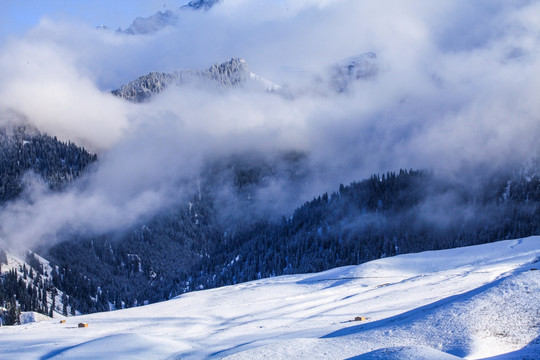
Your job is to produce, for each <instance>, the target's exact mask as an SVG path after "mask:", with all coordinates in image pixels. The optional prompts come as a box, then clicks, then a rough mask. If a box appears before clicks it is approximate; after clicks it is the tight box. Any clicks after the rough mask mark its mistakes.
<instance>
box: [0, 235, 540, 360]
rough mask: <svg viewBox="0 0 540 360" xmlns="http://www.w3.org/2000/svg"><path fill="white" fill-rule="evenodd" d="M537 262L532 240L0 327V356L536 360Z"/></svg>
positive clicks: (537, 247)
mask: <svg viewBox="0 0 540 360" xmlns="http://www.w3.org/2000/svg"><path fill="white" fill-rule="evenodd" d="M539 261H540V238H539V237H531V238H526V239H523V240H510V241H503V242H498V243H493V244H486V245H480V246H474V247H467V248H458V249H452V250H443V251H433V252H424V253H419V254H410V255H402V256H397V257H393V258H386V259H382V260H377V261H373V262H370V263H366V264H363V265H359V266H349V267H343V268H339V269H334V270H330V271H326V272H323V273H318V274H304V275H293V276H282V277H275V278H271V279H264V280H258V281H253V282H249V283H245V284H239V285H235V286H228V287H224V288H220V289H214V290H207V291H200V292H194V293H189V294H185V295H182V296H180V297H179V298H177V299H174V300H171V301H167V302H163V303H159V304H154V305H149V306H145V307H138V308H132V309H128V310H121V311H115V312H109V313H100V314H93V315H86V316H80V317H73V318H68V319H67V322H66V323H64V324H61V323H59V321H58V319H55V320H51V321H43V322H40V323H34V324H26V325H21V326H13V327H3V328H0V355H1V358H2V359H206V358H211V359H220V358H226V359H229V360H232V359H244V360H247V359H456V358H460V357H467V358H471V359H479V358H490V359H539V358H540V340H539V333H540V271H535V270H534V269H536V268H540V262H539ZM356 316H364V317H366V320H365V321H361V322H360V321H350V320H353V319H354V318H355V317H356ZM79 322H86V323H88V324H89V326H88V328H78V327H77V324H78V323H79Z"/></svg>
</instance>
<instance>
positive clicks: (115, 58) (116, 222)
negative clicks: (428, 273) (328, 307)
mask: <svg viewBox="0 0 540 360" xmlns="http://www.w3.org/2000/svg"><path fill="white" fill-rule="evenodd" d="M539 12H540V3H538V2H529V1H515V2H505V1H477V2H473V3H471V2H469V1H438V2H436V3H435V2H432V1H409V2H406V3H405V2H402V1H392V0H388V1H378V2H367V1H366V2H364V1H357V0H333V1H332V0H319V1H305V0H303V1H302V0H297V1H272V2H268V1H263V0H258V1H254V0H224V1H223V2H222V3H221V4H219V5H217V6H215V7H213V8H212V9H211V10H210V11H207V12H191V11H182V12H181V13H180V20H179V24H178V26H177V27H174V28H173V27H168V28H165V29H163V30H162V31H160V32H158V33H156V34H154V35H138V36H129V35H123V34H117V33H114V32H106V31H97V30H95V29H94V28H92V27H89V26H87V25H84V24H77V23H66V22H55V21H52V20H43V21H42V22H41V23H40V24H39V25H38V26H37V27H36V28H34V29H32V31H30V32H28V34H27V35H25V36H24V37H22V38H18V39H12V40H10V41H8V42H6V43H5V44H4V46H3V47H2V48H1V49H0V78H1V79H2V82H1V83H0V107H1V108H4V109H10V110H13V111H16V112H18V113H21V114H24V115H25V116H26V117H28V118H29V119H30V121H32V122H33V123H35V124H36V126H37V127H38V128H40V129H42V130H43V131H46V132H48V133H49V134H52V135H56V136H58V137H59V138H61V139H70V140H74V141H76V142H78V143H80V144H82V145H84V146H86V147H89V148H90V149H92V150H95V151H98V153H99V154H100V161H99V163H98V166H97V169H96V170H95V171H94V172H93V173H91V174H89V175H88V176H87V178H86V179H84V181H81V182H80V184H76V185H75V186H73V187H72V188H71V189H70V190H68V191H67V192H65V193H62V194H45V195H43V196H41V197H36V200H35V201H34V202H33V203H23V202H20V203H16V204H12V205H10V206H9V207H8V209H9V211H4V212H3V215H2V218H1V220H2V224H3V228H4V236H6V237H7V238H9V239H11V241H12V242H14V241H16V242H24V243H32V242H36V241H38V240H39V239H40V238H42V237H43V236H44V235H46V234H52V235H51V236H54V234H56V233H57V232H58V231H60V230H62V229H63V228H66V227H68V228H69V227H71V228H75V229H87V230H89V231H93V232H102V231H110V230H113V229H114V228H115V227H117V226H125V225H129V224H130V223H132V222H133V221H135V220H137V219H139V218H140V217H141V216H144V215H145V214H147V213H151V212H153V211H156V210H157V209H159V207H160V206H162V205H163V204H164V203H168V202H167V201H166V199H171V198H174V196H171V194H176V195H179V194H181V195H185V194H184V193H183V192H186V193H187V192H189V191H191V190H192V189H191V188H190V190H189V191H185V187H184V184H188V183H192V182H193V181H194V179H196V178H197V176H198V174H199V171H200V169H201V166H202V161H203V159H205V158H208V157H212V156H216V155H219V156H225V155H227V154H231V153H240V152H251V151H260V152H263V153H272V152H276V151H286V150H296V151H301V152H304V153H306V154H308V156H309V165H310V177H309V178H308V179H307V180H306V182H305V184H304V185H303V187H302V188H301V189H298V193H299V195H298V196H299V199H300V201H302V200H307V199H308V198H309V197H310V196H313V195H315V194H317V193H320V192H321V191H331V190H334V189H335V188H337V186H338V185H339V183H348V182H349V181H352V180H358V179H360V178H362V177H365V176H368V175H369V174H371V173H374V172H382V171H387V170H396V169H399V168H434V169H438V170H445V171H449V173H452V172H454V171H456V170H457V169H459V168H461V167H462V166H465V165H474V164H480V163H482V164H486V163H489V164H492V165H502V164H505V163H507V162H519V161H523V160H524V159H526V158H527V157H529V156H531V155H533V154H534V153H535V151H536V149H537V139H538V137H539V135H540V128H539V125H540V121H538V120H539V117H540V103H539V102H538V100H537V94H539V93H540V72H539V71H538V69H540V37H539V36H538V34H539V33H540V21H538V19H537V16H535V14H538V13H539ZM141 15H145V14H141ZM147 15H150V14H147ZM366 51H374V52H375V53H376V54H377V62H378V66H379V69H380V71H379V73H378V75H377V76H376V77H375V78H373V79H370V80H368V81H358V82H356V83H355V84H354V85H353V86H352V88H351V91H350V92H348V93H345V94H337V93H334V92H332V91H331V90H329V89H328V88H327V87H326V86H327V83H326V82H325V81H324V79H325V78H326V77H327V76H328V73H329V67H330V66H331V65H332V64H334V63H336V62H339V61H341V60H342V59H344V58H347V57H349V56H353V55H357V54H360V53H364V52H366ZM238 56H239V57H244V58H245V59H246V60H247V61H248V64H249V65H250V66H251V69H252V70H253V71H254V72H256V73H258V74H259V75H261V76H263V77H265V78H269V79H270V80H272V81H274V82H277V83H279V84H280V85H282V86H283V87H284V88H285V89H287V91H288V92H289V94H293V96H289V97H283V96H279V95H276V94H268V93H255V92H250V91H247V90H242V89H235V90H231V91H216V90H208V89H206V90H205V89H203V88H190V87H185V88H178V89H171V90H169V91H166V92H165V93H163V94H161V95H159V96H157V97H155V98H154V99H153V100H152V101H151V102H150V103H147V104H131V103H126V102H123V101H121V100H119V99H117V98H115V97H113V96H112V95H111V94H110V93H109V91H110V90H111V89H113V88H117V87H119V86H120V85H122V84H123V83H125V82H127V81H129V80H132V79H134V78H136V77H137V76H139V75H142V74H145V73H148V72H150V71H171V70H175V69H185V68H190V69H202V68H206V67H208V66H209V65H211V64H212V63H219V62H223V61H226V60H228V59H229V58H231V57H238ZM83 185H84V186H83ZM278 187H279V186H278ZM271 193H272V194H273V196H275V195H276V192H275V188H274V189H272V191H271ZM278 193H279V191H278ZM176 195H175V196H176ZM289 205H290V204H289ZM25 223H30V224H31V225H30V226H26V227H23V226H22V224H25ZM22 228H24V230H21V229H22Z"/></svg>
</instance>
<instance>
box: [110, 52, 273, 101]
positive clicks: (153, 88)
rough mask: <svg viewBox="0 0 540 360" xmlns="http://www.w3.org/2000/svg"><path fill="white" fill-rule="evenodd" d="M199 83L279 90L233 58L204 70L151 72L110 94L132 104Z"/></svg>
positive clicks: (239, 59) (244, 62) (243, 63)
mask: <svg viewBox="0 0 540 360" xmlns="http://www.w3.org/2000/svg"><path fill="white" fill-rule="evenodd" d="M194 82H203V83H208V84H211V85H213V86H217V87H226V88H227V87H246V86H250V87H252V88H257V89H259V90H263V91H275V90H277V89H279V86H278V85H276V84H274V83H272V82H271V81H269V80H266V79H264V78H262V77H260V76H258V75H256V74H254V73H252V72H251V71H250V70H249V67H248V65H247V63H246V61H245V60H244V59H241V58H233V59H231V60H229V61H227V62H224V63H221V64H214V65H212V66H211V67H210V68H208V69H205V70H196V71H192V70H179V71H174V72H171V73H166V72H151V73H149V74H147V75H143V76H141V77H139V78H137V79H135V80H133V81H130V82H129V83H127V84H125V85H123V86H121V87H120V88H119V89H116V90H113V91H112V93H113V94H114V95H116V96H118V97H121V98H123V99H126V100H129V101H132V102H143V101H147V100H149V99H150V97H152V96H153V95H156V94H159V93H161V92H162V91H164V90H165V89H167V88H169V87H171V86H182V85H185V84H188V83H194Z"/></svg>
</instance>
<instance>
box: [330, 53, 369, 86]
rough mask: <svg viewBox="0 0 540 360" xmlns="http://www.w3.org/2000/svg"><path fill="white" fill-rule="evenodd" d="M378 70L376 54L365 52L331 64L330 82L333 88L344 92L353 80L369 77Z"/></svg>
mask: <svg viewBox="0 0 540 360" xmlns="http://www.w3.org/2000/svg"><path fill="white" fill-rule="evenodd" d="M378 72H379V65H378V64H377V55H376V54H375V53H374V52H367V53H364V54H360V55H358V56H353V57H350V58H348V59H345V60H343V61H341V62H338V63H336V64H335V65H333V66H332V68H331V70H330V74H331V80H330V83H331V86H332V88H333V89H334V90H336V91H338V92H344V91H347V89H348V88H349V86H350V85H351V84H352V83H353V82H355V81H357V80H367V79H371V78H373V77H375V76H376V75H377V73H378Z"/></svg>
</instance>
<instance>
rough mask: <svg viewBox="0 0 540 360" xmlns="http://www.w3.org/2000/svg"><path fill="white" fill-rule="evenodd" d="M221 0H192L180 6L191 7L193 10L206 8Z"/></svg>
mask: <svg viewBox="0 0 540 360" xmlns="http://www.w3.org/2000/svg"><path fill="white" fill-rule="evenodd" d="M220 2H221V0H193V1H190V2H189V3H187V4H186V5H184V6H182V8H183V9H184V8H191V9H195V10H199V9H203V10H208V9H210V8H211V7H212V6H214V5H216V4H217V3H220Z"/></svg>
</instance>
